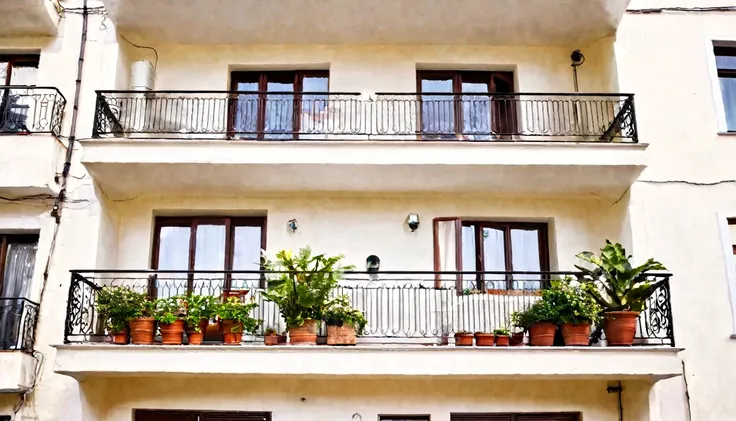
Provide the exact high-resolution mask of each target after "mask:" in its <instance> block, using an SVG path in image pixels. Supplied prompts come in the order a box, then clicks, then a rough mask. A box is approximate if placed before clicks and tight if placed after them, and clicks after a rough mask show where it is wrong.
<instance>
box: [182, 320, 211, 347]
mask: <svg viewBox="0 0 736 421" xmlns="http://www.w3.org/2000/svg"><path fill="white" fill-rule="evenodd" d="M209 324H210V321H209V320H207V319H203V320H201V321H200V322H199V326H198V327H199V332H197V330H196V329H193V328H192V327H191V326H187V341H188V342H189V345H202V341H204V334H205V332H207V327H208V326H209Z"/></svg>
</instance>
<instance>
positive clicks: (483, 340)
mask: <svg viewBox="0 0 736 421" xmlns="http://www.w3.org/2000/svg"><path fill="white" fill-rule="evenodd" d="M475 344H476V345H477V346H493V334H492V333H482V332H478V333H476V334H475Z"/></svg>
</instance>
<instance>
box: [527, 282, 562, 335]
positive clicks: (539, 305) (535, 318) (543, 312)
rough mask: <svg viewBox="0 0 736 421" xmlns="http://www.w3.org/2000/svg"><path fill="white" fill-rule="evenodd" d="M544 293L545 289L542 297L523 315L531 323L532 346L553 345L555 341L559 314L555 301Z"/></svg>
mask: <svg viewBox="0 0 736 421" xmlns="http://www.w3.org/2000/svg"><path fill="white" fill-rule="evenodd" d="M544 294H545V291H542V299H541V300H539V301H537V302H536V303H534V304H532V306H531V307H529V309H528V310H526V312H525V314H524V316H523V317H525V318H527V319H526V323H529V325H530V326H529V343H530V345H531V346H552V345H553V344H554V342H555V334H556V333H557V321H558V319H559V316H558V313H557V309H556V308H555V306H554V305H553V303H552V302H550V301H549V300H547V299H545V295H544Z"/></svg>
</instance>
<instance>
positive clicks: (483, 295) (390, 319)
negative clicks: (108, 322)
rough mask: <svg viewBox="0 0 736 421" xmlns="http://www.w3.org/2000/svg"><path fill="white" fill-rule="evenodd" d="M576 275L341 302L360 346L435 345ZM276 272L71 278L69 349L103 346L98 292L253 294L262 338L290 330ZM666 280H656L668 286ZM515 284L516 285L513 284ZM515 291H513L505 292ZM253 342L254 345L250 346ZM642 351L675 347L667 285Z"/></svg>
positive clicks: (437, 278) (372, 276)
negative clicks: (360, 321)
mask: <svg viewBox="0 0 736 421" xmlns="http://www.w3.org/2000/svg"><path fill="white" fill-rule="evenodd" d="M579 275H580V273H578V272H482V273H478V272H462V273H458V272H379V273H363V272H349V273H346V274H345V276H344V278H343V279H342V280H341V281H340V283H339V288H337V290H336V291H335V292H334V293H335V294H336V295H341V294H346V295H347V296H348V297H349V299H350V301H351V303H352V305H353V306H354V307H355V308H357V309H359V310H361V311H362V312H363V313H364V314H365V316H366V318H367V319H368V325H367V327H366V331H365V334H364V335H363V337H362V339H361V340H368V341H370V340H375V341H379V342H380V341H396V340H416V341H419V342H437V341H441V340H442V338H443V337H448V336H452V335H453V334H454V333H455V332H458V331H469V332H476V331H484V332H491V331H492V330H493V329H496V328H501V327H509V326H510V323H511V320H510V319H511V314H512V313H513V312H515V311H520V310H524V309H525V308H527V307H528V306H530V305H531V304H533V303H534V302H535V301H536V300H538V299H539V297H540V294H539V291H540V289H542V288H546V287H548V286H549V284H550V281H551V280H553V279H562V278H563V277H565V276H573V277H577V276H579ZM275 276H278V273H274V272H258V271H225V272H222V271H220V272H217V271H193V272H187V271H73V272H72V279H71V286H70V289H69V298H68V305H67V315H66V329H65V333H64V338H65V342H67V343H73V342H88V341H103V340H104V339H105V338H106V335H107V332H105V327H104V320H102V319H101V317H100V316H99V314H97V312H96V310H95V307H96V299H97V291H99V290H100V288H101V287H102V286H124V287H127V288H130V289H133V290H136V291H138V292H143V293H148V294H149V295H150V296H151V297H153V298H155V297H168V296H176V295H184V294H187V293H194V294H199V295H213V296H218V297H219V296H221V295H222V294H223V292H225V291H242V290H247V291H248V295H247V296H248V297H250V298H251V299H253V300H255V301H256V302H257V303H258V304H259V306H258V308H256V309H255V310H254V311H253V313H252V316H253V317H255V318H257V319H260V320H262V321H263V322H262V325H261V326H260V328H259V330H258V335H260V334H262V332H263V330H264V329H265V328H268V327H272V328H275V329H277V330H279V331H281V330H283V329H285V325H284V322H283V320H282V318H281V316H280V315H279V311H278V308H277V307H276V306H275V305H274V304H273V303H270V302H268V301H265V300H264V299H263V296H262V294H261V292H262V291H263V288H264V286H265V285H266V284H267V281H268V279H270V278H272V277H275ZM669 276H670V275H668V274H662V275H653V276H652V278H653V279H654V278H657V279H665V278H666V279H669ZM509 281H510V283H509ZM508 285H512V286H513V289H506V288H507V286H508ZM251 339H253V338H251ZM636 344H637V345H672V346H674V336H673V330H672V313H671V307H670V290H669V283H668V282H665V283H663V284H662V286H661V287H660V288H658V290H657V291H656V292H655V293H654V294H653V295H652V296H651V297H650V298H649V299H648V301H647V310H646V311H644V312H642V313H641V315H640V316H639V320H638V327H637V334H636Z"/></svg>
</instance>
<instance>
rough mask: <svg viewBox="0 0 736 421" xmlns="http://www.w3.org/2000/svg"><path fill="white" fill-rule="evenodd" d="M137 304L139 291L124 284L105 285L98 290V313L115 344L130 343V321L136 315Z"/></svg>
mask: <svg viewBox="0 0 736 421" xmlns="http://www.w3.org/2000/svg"><path fill="white" fill-rule="evenodd" d="M137 305H138V293H137V292H135V291H131V290H130V289H128V288H126V287H123V286H105V287H102V289H100V290H99V291H98V292H97V305H96V307H97V313H98V314H99V315H100V317H101V318H102V319H103V320H105V327H106V328H107V332H108V333H109V334H110V336H111V337H112V342H113V343H114V344H118V345H125V344H127V343H128V336H129V333H130V328H129V326H128V322H129V321H130V320H131V319H132V318H133V317H135V315H136V311H137Z"/></svg>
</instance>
